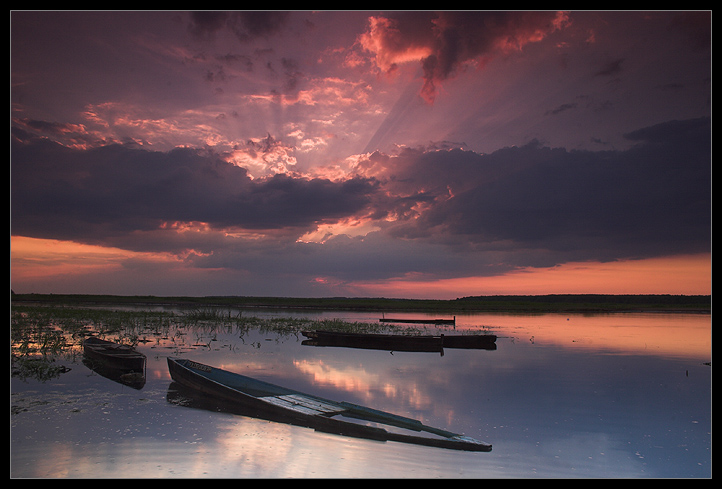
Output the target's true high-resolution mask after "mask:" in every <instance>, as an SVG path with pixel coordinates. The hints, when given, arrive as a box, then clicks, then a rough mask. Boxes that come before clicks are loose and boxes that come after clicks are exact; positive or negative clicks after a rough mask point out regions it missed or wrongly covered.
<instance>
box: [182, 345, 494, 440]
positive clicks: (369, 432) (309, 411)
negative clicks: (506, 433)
mask: <svg viewBox="0 0 722 489" xmlns="http://www.w3.org/2000/svg"><path fill="white" fill-rule="evenodd" d="M168 370H169V371H170V375H171V378H172V379H173V381H174V382H176V383H178V384H180V385H181V386H183V387H186V388H190V389H192V390H194V391H195V392H198V393H202V394H205V395H208V396H212V397H215V398H217V399H219V400H223V401H226V402H230V403H235V404H238V405H242V406H243V407H244V409H246V410H247V411H250V412H253V413H255V415H257V416H259V417H262V418H263V417H268V418H269V419H270V418H274V417H279V416H282V417H283V418H284V419H288V420H290V421H289V422H292V423H293V424H297V425H301V426H306V427H309V428H313V429H316V430H318V431H323V432H327V433H336V434H340V435H346V436H354V437H360V438H368V439H372V440H378V441H397V442H402V443H412V444H418V445H426V446H432V447H440V448H449V449H455V450H466V451H476V452H489V451H491V445H489V444H487V443H484V442H480V441H478V440H475V439H473V438H470V437H467V436H464V435H460V434H456V433H451V432H449V431H446V430H442V429H438V428H433V427H430V426H426V425H424V424H422V423H421V422H420V421H418V420H415V419H411V418H405V417H403V416H398V415H395V414H391V413H386V412H383V411H379V410H376V409H371V408H367V407H364V406H359V405H356V404H352V403H348V402H336V401H331V400H328V399H324V398H321V397H317V396H313V395H309V394H304V393H302V392H298V391H295V390H292V389H287V388H285V387H281V386H278V385H275V384H270V383H268V382H263V381H260V380H257V379H253V378H251V377H246V376H244V375H240V374H236V373H233V372H229V371H226V370H221V369H219V368H216V367H211V366H209V365H204V364H202V363H198V362H194V361H191V360H188V359H181V358H170V357H169V358H168ZM336 415H340V416H344V417H346V418H355V419H359V420H364V421H369V422H376V423H382V424H385V425H389V426H395V427H398V428H404V429H410V430H413V431H415V432H422V431H423V432H426V433H430V434H433V435H437V436H438V438H432V437H427V436H419V435H408V434H404V433H397V432H392V431H387V430H385V429H383V428H379V427H376V426H368V425H363V424H359V423H354V422H351V421H346V420H342V419H335V418H333V416H336Z"/></svg>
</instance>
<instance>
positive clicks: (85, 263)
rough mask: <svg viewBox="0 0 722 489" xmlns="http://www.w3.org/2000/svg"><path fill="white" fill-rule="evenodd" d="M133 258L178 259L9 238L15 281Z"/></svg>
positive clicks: (102, 267) (72, 272)
mask: <svg viewBox="0 0 722 489" xmlns="http://www.w3.org/2000/svg"><path fill="white" fill-rule="evenodd" d="M133 257H145V258H146V259H151V260H153V261H156V262H157V261H164V262H167V261H171V260H172V261H175V260H174V259H171V258H169V255H163V254H159V253H135V252H132V251H127V250H121V249H119V248H107V247H103V246H94V245H85V244H79V243H74V242H71V241H60V240H55V239H36V238H27V237H24V236H11V237H10V271H11V274H12V278H13V279H16V280H20V281H22V280H28V279H33V278H42V277H48V276H52V275H82V274H84V273H90V272H94V271H95V272H97V271H107V272H111V271H112V270H115V269H117V268H120V266H121V262H122V261H123V260H127V259H130V258H133Z"/></svg>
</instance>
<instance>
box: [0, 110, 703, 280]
mask: <svg viewBox="0 0 722 489" xmlns="http://www.w3.org/2000/svg"><path fill="white" fill-rule="evenodd" d="M626 137H627V138H628V139H629V140H630V141H634V142H635V145H634V146H633V147H632V148H631V149H629V150H625V151H601V152H594V151H567V150H565V149H562V148H548V147H544V146H542V145H540V144H538V143H531V144H528V145H525V146H521V147H510V148H504V149H501V150H498V151H495V152H493V153H490V154H479V153H475V152H472V151H463V150H460V149H447V148H442V149H438V148H417V149H405V150H403V151H401V152H400V153H399V154H397V155H385V154H382V153H374V154H373V155H371V156H370V157H369V158H368V160H365V161H363V162H361V164H360V165H359V167H358V171H359V175H374V178H363V177H356V178H354V179H351V180H348V181H344V182H335V181H330V180H325V179H309V178H300V177H296V176H294V175H291V174H287V175H286V174H284V175H276V176H274V177H272V178H268V179H260V180H253V179H251V178H250V177H249V176H248V174H247V172H246V170H244V169H242V168H239V167H236V166H233V165H231V164H228V163H227V162H225V161H223V160H221V159H220V158H219V157H218V156H217V155H214V154H208V153H204V152H201V151H198V150H191V149H177V150H174V151H170V152H167V153H163V152H151V151H146V150H141V149H131V148H128V147H124V146H120V145H113V146H108V147H103V148H98V149H94V150H89V151H80V150H73V149H68V148H65V147H62V146H60V145H58V144H55V143H51V142H49V141H47V140H37V139H36V140H32V142H21V141H15V142H14V143H13V146H12V180H11V191H12V197H11V198H12V212H11V217H12V221H11V225H12V234H13V235H24V236H32V237H45V238H56V239H65V240H73V241H77V242H86V243H96V244H106V245H110V246H117V247H120V248H124V249H131V250H143V251H149V250H152V251H168V252H173V253H183V250H197V251H198V252H200V253H201V254H199V255H193V256H191V257H190V258H189V259H191V260H193V263H194V264H195V265H196V266H198V267H205V268H220V267H225V268H234V269H243V270H251V271H254V270H257V271H259V272H261V271H263V270H271V269H282V270H284V272H286V273H298V274H315V275H323V274H325V275H328V276H334V277H339V278H341V279H343V280H354V279H359V278H365V279H380V278H386V277H398V276H402V275H404V274H405V273H410V272H414V273H435V274H437V276H453V275H454V274H456V275H457V276H459V275H462V276H463V275H492V274H496V273H500V272H503V271H505V270H509V269H513V268H515V267H526V266H553V265H556V264H560V263H565V262H570V261H585V260H616V259H623V258H644V257H654V256H665V255H669V254H674V253H694V252H707V251H709V249H710V239H711V236H710V230H711V229H710V228H711V209H710V205H711V166H710V164H711V163H710V161H711V133H710V120H709V118H703V119H694V120H686V121H671V122H668V123H665V124H659V125H656V126H653V127H647V128H643V129H640V130H638V131H634V132H631V133H629V134H627V135H626ZM359 216H365V217H371V218H374V219H376V220H377V221H376V222H377V224H378V226H379V229H380V230H379V231H377V232H372V233H370V234H368V235H366V236H359V237H355V238H352V237H348V236H336V237H334V238H331V239H329V240H327V241H326V243H325V244H319V243H301V242H296V238H298V237H299V236H301V235H302V234H304V233H305V232H307V231H310V230H313V229H314V228H315V224H316V223H319V222H323V221H325V222H334V221H335V220H338V219H343V218H347V217H359ZM175 221H178V222H190V221H196V222H203V223H208V224H209V225H210V227H211V229H210V231H211V232H206V233H203V232H197V233H176V232H167V230H166V228H164V227H163V223H172V222H175ZM233 228H235V229H244V230H263V231H264V232H265V234H266V236H267V238H268V239H261V240H256V239H244V238H239V239H234V238H229V237H228V236H225V235H224V233H223V230H224V229H233ZM269 230H271V231H273V232H270V233H269V232H267V231H269ZM212 231H215V232H212ZM274 232H277V233H280V234H274ZM274 236H277V237H278V239H275V238H274ZM281 236H282V238H281ZM211 252H212V253H211Z"/></svg>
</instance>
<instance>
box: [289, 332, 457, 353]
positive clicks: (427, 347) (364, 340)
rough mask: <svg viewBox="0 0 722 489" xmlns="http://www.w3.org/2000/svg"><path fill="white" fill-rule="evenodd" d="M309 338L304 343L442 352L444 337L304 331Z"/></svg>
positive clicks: (371, 348)
mask: <svg viewBox="0 0 722 489" xmlns="http://www.w3.org/2000/svg"><path fill="white" fill-rule="evenodd" d="M301 334H303V336H305V337H306V338H308V340H307V341H304V342H303V344H304V345H311V346H339V347H349V348H362V349H369V350H390V351H416V352H441V351H442V350H443V344H442V337H441V336H431V335H395V334H367V333H343V332H336V331H323V330H321V331H302V332H301Z"/></svg>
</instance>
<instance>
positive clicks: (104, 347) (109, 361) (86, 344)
mask: <svg viewBox="0 0 722 489" xmlns="http://www.w3.org/2000/svg"><path fill="white" fill-rule="evenodd" d="M83 353H84V354H85V357H86V358H87V359H88V360H91V361H93V362H100V363H102V364H104V365H106V366H109V367H113V368H117V369H124V370H128V371H135V372H142V371H144V370H145V360H146V358H145V355H143V354H142V353H140V352H139V351H136V350H135V349H134V348H133V347H131V346H128V345H121V344H119V343H113V342H112V341H107V340H102V339H100V338H96V337H90V338H87V339H86V340H85V341H83Z"/></svg>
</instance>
